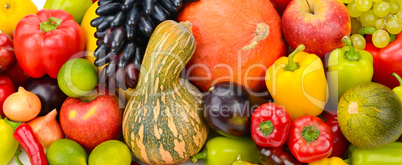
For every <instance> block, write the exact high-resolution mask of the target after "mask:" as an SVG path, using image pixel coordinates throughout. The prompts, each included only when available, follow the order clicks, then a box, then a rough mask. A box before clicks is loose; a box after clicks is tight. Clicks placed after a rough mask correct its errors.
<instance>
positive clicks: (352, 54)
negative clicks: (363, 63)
mask: <svg viewBox="0 0 402 165" xmlns="http://www.w3.org/2000/svg"><path fill="white" fill-rule="evenodd" d="M342 42H343V43H344V44H345V45H346V46H349V51H346V52H345V58H346V59H347V60H349V61H359V60H360V59H361V55H360V53H359V51H356V50H355V48H354V47H353V43H352V40H350V38H349V37H348V36H344V37H343V38H342Z"/></svg>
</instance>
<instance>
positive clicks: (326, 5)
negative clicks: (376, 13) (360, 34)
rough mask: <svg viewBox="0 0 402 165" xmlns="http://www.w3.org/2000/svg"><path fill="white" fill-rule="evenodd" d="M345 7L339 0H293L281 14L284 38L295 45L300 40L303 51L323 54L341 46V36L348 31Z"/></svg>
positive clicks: (349, 25)
mask: <svg viewBox="0 0 402 165" xmlns="http://www.w3.org/2000/svg"><path fill="white" fill-rule="evenodd" d="M350 30H351V23H350V18H349V14H348V10H347V9H346V7H345V5H343V3H342V2H340V1H339V0H292V1H290V3H289V4H288V6H287V8H286V9H285V12H284V13H283V16H282V31H283V35H284V37H285V39H286V42H287V43H288V44H289V46H290V47H292V48H293V49H295V48H296V47H297V46H299V45H300V44H304V45H305V46H306V50H305V51H306V52H308V53H313V54H316V55H318V56H320V57H322V58H323V57H324V55H325V53H327V52H330V51H332V50H334V49H336V48H339V47H342V46H344V44H343V43H342V37H343V36H346V35H350Z"/></svg>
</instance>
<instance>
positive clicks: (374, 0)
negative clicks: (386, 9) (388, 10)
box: [372, 0, 382, 2]
mask: <svg viewBox="0 0 402 165" xmlns="http://www.w3.org/2000/svg"><path fill="white" fill-rule="evenodd" d="M372 1H373V2H380V1H382V0H372Z"/></svg>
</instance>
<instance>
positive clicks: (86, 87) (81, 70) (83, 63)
mask: <svg viewBox="0 0 402 165" xmlns="http://www.w3.org/2000/svg"><path fill="white" fill-rule="evenodd" d="M57 83H58V84H59V88H60V89H61V91H63V93H65V94H66V95H67V96H70V97H74V98H78V97H81V96H85V95H87V94H89V93H91V92H92V91H93V90H94V88H95V87H96V84H97V83H98V73H97V72H96V69H95V67H94V66H93V65H92V63H91V62H89V61H88V60H86V59H83V58H74V59H71V60H68V61H67V62H66V63H64V64H63V66H62V67H61V68H60V71H59V73H58V75H57Z"/></svg>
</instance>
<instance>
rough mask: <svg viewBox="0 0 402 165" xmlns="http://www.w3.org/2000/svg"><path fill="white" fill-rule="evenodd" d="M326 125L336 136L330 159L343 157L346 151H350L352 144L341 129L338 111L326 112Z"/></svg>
mask: <svg viewBox="0 0 402 165" xmlns="http://www.w3.org/2000/svg"><path fill="white" fill-rule="evenodd" d="M321 115H322V117H323V118H324V119H323V120H324V122H325V124H327V125H328V126H329V127H331V129H332V133H333V135H334V145H333V149H332V153H331V155H330V156H329V157H333V156H335V157H341V156H342V155H343V154H344V153H345V151H346V150H347V149H348V147H349V145H350V142H349V141H348V140H347V139H346V138H345V136H344V135H343V133H342V131H341V127H340V126H339V123H338V116H337V114H336V111H331V112H328V111H324V112H323V113H322V114H321Z"/></svg>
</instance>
